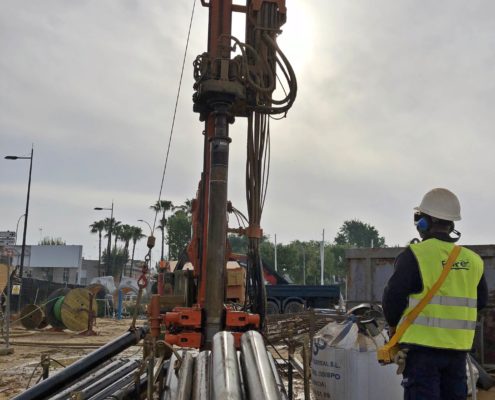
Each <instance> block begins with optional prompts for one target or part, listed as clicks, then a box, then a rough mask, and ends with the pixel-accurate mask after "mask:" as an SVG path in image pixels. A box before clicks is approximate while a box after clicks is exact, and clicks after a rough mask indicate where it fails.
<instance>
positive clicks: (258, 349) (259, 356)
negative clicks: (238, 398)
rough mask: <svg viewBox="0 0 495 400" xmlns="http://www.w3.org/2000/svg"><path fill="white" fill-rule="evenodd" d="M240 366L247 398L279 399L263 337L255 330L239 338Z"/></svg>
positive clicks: (252, 399)
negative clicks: (245, 385) (243, 372)
mask: <svg viewBox="0 0 495 400" xmlns="http://www.w3.org/2000/svg"><path fill="white" fill-rule="evenodd" d="M241 351H242V358H241V360H242V366H243V371H245V376H244V378H245V382H246V384H247V394H248V399H249V400H259V399H263V400H280V399H281V398H282V396H281V394H280V392H279V389H278V387H277V381H276V379H275V376H274V373H273V370H272V367H271V365H270V360H269V358H268V353H267V350H266V347H265V343H264V342H263V337H262V336H261V334H260V333H258V332H256V331H248V332H246V333H244V334H243V335H242V338H241Z"/></svg>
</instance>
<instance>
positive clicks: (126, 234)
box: [119, 224, 133, 279]
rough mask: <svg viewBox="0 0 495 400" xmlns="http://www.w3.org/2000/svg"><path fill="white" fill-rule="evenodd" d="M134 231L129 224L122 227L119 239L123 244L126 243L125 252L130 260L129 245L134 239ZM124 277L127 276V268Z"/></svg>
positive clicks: (123, 272) (123, 271)
mask: <svg viewBox="0 0 495 400" xmlns="http://www.w3.org/2000/svg"><path fill="white" fill-rule="evenodd" d="M132 231H133V229H132V226H130V225H127V224H124V225H120V228H119V238H120V240H121V241H122V242H124V252H125V253H126V254H127V258H129V243H130V241H131V239H132ZM131 271H132V269H131ZM122 275H125V266H124V268H123V270H122ZM121 279H122V278H121Z"/></svg>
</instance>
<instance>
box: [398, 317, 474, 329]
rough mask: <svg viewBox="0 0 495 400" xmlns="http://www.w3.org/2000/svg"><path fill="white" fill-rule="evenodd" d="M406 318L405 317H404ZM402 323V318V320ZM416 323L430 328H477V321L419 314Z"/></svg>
mask: <svg viewBox="0 0 495 400" xmlns="http://www.w3.org/2000/svg"><path fill="white" fill-rule="evenodd" d="M403 319H404V318H403ZM401 323H402V320H401ZM414 325H423V326H428V327H430V328H444V329H473V330H474V329H476V321H466V320H462V319H444V318H433V317H424V316H419V317H417V318H416V319H415V320H414Z"/></svg>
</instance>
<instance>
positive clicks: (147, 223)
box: [138, 219, 153, 235]
mask: <svg viewBox="0 0 495 400" xmlns="http://www.w3.org/2000/svg"><path fill="white" fill-rule="evenodd" d="M138 222H144V223H145V224H146V225H148V227H149V228H150V232H151V235H153V228H152V227H151V225H150V223H149V222H148V221H145V220H144V219H138Z"/></svg>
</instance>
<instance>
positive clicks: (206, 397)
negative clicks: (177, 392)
mask: <svg viewBox="0 0 495 400" xmlns="http://www.w3.org/2000/svg"><path fill="white" fill-rule="evenodd" d="M210 362H211V351H209V350H205V351H202V352H201V353H199V354H198V356H197V357H196V362H195V365H194V376H193V394H192V400H210V374H211V368H210Z"/></svg>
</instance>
